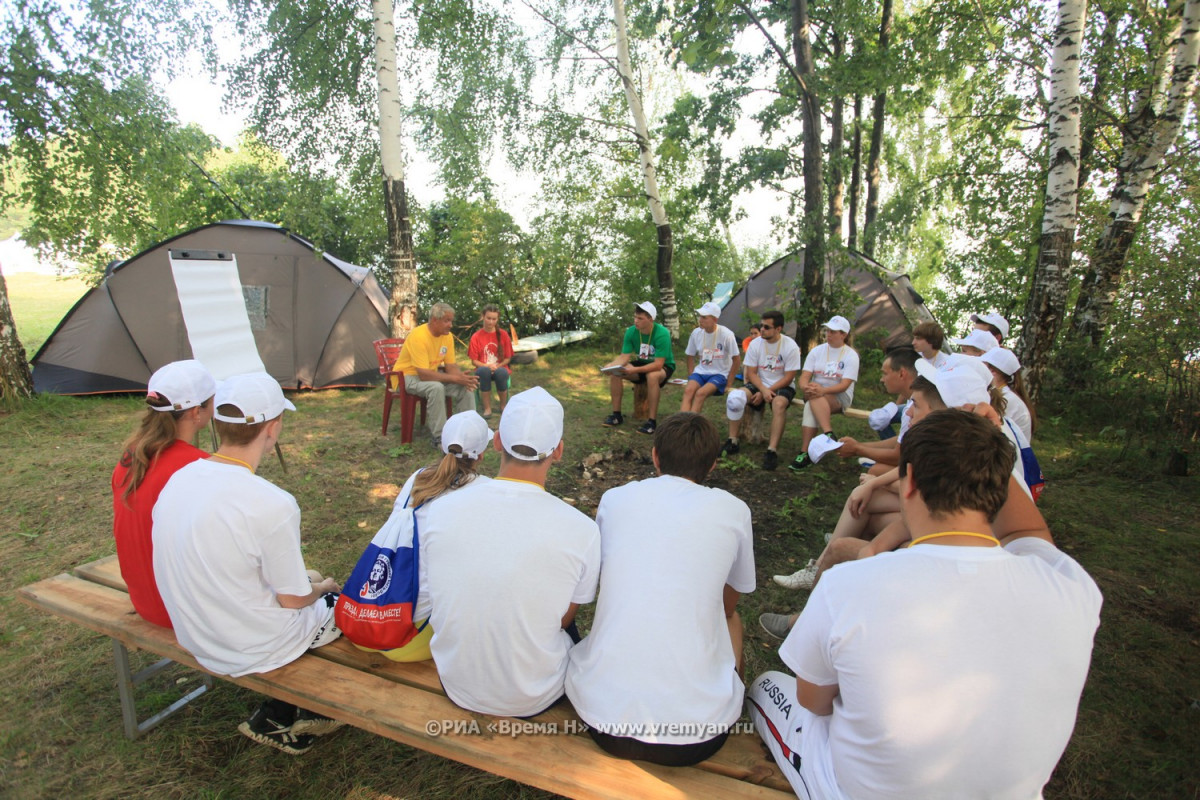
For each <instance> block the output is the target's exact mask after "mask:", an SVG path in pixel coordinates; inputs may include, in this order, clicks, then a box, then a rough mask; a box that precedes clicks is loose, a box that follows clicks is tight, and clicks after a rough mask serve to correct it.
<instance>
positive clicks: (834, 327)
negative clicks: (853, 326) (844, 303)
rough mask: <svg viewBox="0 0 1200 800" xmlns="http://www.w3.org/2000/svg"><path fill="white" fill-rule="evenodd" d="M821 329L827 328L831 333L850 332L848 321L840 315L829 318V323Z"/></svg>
mask: <svg viewBox="0 0 1200 800" xmlns="http://www.w3.org/2000/svg"><path fill="white" fill-rule="evenodd" d="M821 327H822V328H829V330H831V331H841V332H842V333H849V332H850V320H848V319H846V318H845V317H843V316H841V315H836V314H835V315H834V316H832V317H830V318H829V322H826V323H825V324H824V325H822V326H821Z"/></svg>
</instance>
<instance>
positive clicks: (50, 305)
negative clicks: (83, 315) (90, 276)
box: [4, 272, 88, 357]
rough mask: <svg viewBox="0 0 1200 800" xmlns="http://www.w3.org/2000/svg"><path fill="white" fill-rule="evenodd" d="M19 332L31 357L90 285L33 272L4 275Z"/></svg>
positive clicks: (71, 279)
mask: <svg viewBox="0 0 1200 800" xmlns="http://www.w3.org/2000/svg"><path fill="white" fill-rule="evenodd" d="M4 281H5V283H6V284H7V285H8V300H9V302H10V303H11V304H12V312H13V319H14V321H15V322H16V323H17V335H18V336H20V337H21V344H23V345H24V346H25V352H26V353H28V354H29V356H30V357H32V356H33V354H34V353H36V352H37V350H38V348H39V347H41V346H42V343H43V342H44V341H46V339H47V338H49V336H50V334H51V333H52V332H53V331H54V328H55V326H57V325H58V323H59V322H60V321H61V320H62V318H63V316H64V315H65V314H66V313H67V312H68V311H69V310H70V309H71V306H73V305H75V302H76V301H77V300H78V299H79V298H80V297H83V294H84V292H86V291H87V290H88V285H87V284H86V283H84V282H83V281H81V280H79V279H78V278H58V277H55V276H53V275H39V274H37V273H33V272H17V273H14V274H12V275H5V276H4Z"/></svg>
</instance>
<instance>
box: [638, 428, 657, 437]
mask: <svg viewBox="0 0 1200 800" xmlns="http://www.w3.org/2000/svg"><path fill="white" fill-rule="evenodd" d="M638 433H641V434H645V435H646V436H653V435H654V431H644V430H642V429H641V428H638Z"/></svg>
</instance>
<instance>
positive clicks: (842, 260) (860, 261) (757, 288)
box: [721, 249, 933, 349]
mask: <svg viewBox="0 0 1200 800" xmlns="http://www.w3.org/2000/svg"><path fill="white" fill-rule="evenodd" d="M803 272H804V251H803V250H798V251H796V252H794V253H789V254H788V255H786V256H784V257H783V258H781V259H779V260H778V261H775V262H774V263H772V264H770V265H769V266H767V267H764V268H763V269H761V270H759V271H758V272H756V273H755V274H754V275H751V276H750V278H748V279H747V280H746V284H745V285H744V286H743V287H742V288H741V289H739V290H738V291H737V293H735V294H734V295H733V296H732V297H731V298H729V302H727V303H726V304H725V306H724V308H723V309H722V311H721V324H722V325H724V326H725V327H727V328H729V329H730V330H732V331H733V332H734V333H736V334H737V336H738V339H741V338H742V337H744V336H746V335H748V334H749V333H750V324H751V323H752V322H757V321H758V319H759V316H760V315H761V314H762V312H764V311H769V310H771V309H777V310H779V311H782V312H783V316H784V324H783V328H784V332H785V333H787V335H788V336H793V337H794V336H795V335H796V320H794V319H791V316H792V309H793V308H794V307H795V305H796V294H797V293H798V292H799V291H801V288H802V287H801V275H802V274H803ZM834 280H838V281H842V282H844V283H846V284H847V285H848V286H849V288H850V290H851V291H853V292H854V293H855V294H856V295H857V296H858V297H859V298H860V300H861V302H859V303H858V304H856V305H855V307H854V309H853V313H847V310H842V311H841V312H840V313H842V314H843V315H845V316H846V317H848V318H849V319H850V322H851V325H852V326H853V329H852V330H853V333H854V334H855V335H856V336H861V335H863V334H865V333H869V332H870V331H875V330H882V331H883V332H884V338H883V341H882V345H883V347H884V349H887V348H890V347H895V346H897V345H902V344H908V343H911V342H912V332H911V331H912V325H914V324H916V323H917V322H925V321H930V322H932V321H933V315H932V314H930V313H929V310H928V309H927V308H925V301H924V299H922V297H921V295H919V294H918V293H917V290H916V289H914V288H913V285H912V281H910V280H909V279H908V276H907V275H902V274H900V273H899V272H892V271H890V270H887V269H884V268H883V267H882V266H881V265H880V264H879V263H877V262H876V261H874V260H872V259H871V258H869V257H867V256H865V255H863V254H862V253H859V252H858V251H857V250H849V249H847V250H844V251H838V252H835V253H831V254H830V255H829V258H828V259H827V260H826V262H825V285H826V286H830V285H832V283H833V281H834Z"/></svg>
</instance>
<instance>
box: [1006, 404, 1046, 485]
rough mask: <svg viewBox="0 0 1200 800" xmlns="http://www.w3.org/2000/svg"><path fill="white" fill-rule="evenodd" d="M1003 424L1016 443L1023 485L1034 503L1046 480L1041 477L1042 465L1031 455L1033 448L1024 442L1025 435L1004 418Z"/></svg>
mask: <svg viewBox="0 0 1200 800" xmlns="http://www.w3.org/2000/svg"><path fill="white" fill-rule="evenodd" d="M1004 424H1005V425H1007V426H1008V429H1009V430H1010V431H1012V434H1013V439H1014V440H1015V441H1016V442H1017V457H1018V458H1020V459H1021V467H1022V468H1023V469H1024V471H1025V485H1026V486H1028V487H1029V494H1030V495H1032V496H1033V502H1035V503H1036V502H1037V500H1038V498H1039V497H1041V496H1042V492H1043V491H1044V490H1045V488H1046V479H1045V478H1044V477H1042V465H1041V464H1039V463H1038V460H1037V456H1035V455H1034V454H1033V446H1032V445H1030V444H1029V442H1028V441H1026V439H1025V435H1024V434H1022V433H1021V431H1020V430H1019V429H1018V428H1017V427H1016V426H1015V425H1013V424H1012V420H1010V419H1008V418H1007V417H1005V418H1004Z"/></svg>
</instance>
